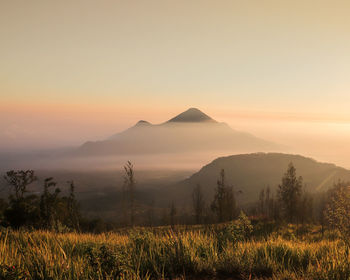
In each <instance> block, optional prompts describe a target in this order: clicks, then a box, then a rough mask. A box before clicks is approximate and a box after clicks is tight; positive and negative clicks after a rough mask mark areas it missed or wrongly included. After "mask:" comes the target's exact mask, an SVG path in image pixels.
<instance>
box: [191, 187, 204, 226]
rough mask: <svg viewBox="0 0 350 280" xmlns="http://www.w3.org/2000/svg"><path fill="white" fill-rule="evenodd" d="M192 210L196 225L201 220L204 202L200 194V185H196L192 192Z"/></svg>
mask: <svg viewBox="0 0 350 280" xmlns="http://www.w3.org/2000/svg"><path fill="white" fill-rule="evenodd" d="M192 203H193V210H194V215H195V219H196V224H200V223H201V222H202V220H203V214H204V209H205V202H204V198H203V193H202V187H201V185H199V184H197V185H196V187H195V188H194V189H193V192H192Z"/></svg>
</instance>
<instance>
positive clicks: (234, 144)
mask: <svg viewBox="0 0 350 280" xmlns="http://www.w3.org/2000/svg"><path fill="white" fill-rule="evenodd" d="M278 148H279V146H277V145H276V144H274V143H271V142H268V141H265V140H262V139H259V138H257V137H255V136H253V135H251V134H248V133H244V132H240V131H236V130H233V129H232V128H230V127H229V126H228V125H227V124H225V123H220V122H217V121H216V120H214V119H213V118H211V117H209V116H208V115H206V114H205V113H203V112H201V111H200V110H198V109H196V108H190V109H188V110H187V111H185V112H183V113H181V114H179V115H177V116H175V117H174V118H172V119H170V120H168V121H166V122H164V123H161V124H151V123H149V122H147V121H144V120H141V121H139V122H138V123H136V124H135V125H134V126H132V127H130V128H129V129H127V130H125V131H123V132H120V133H117V134H114V135H112V136H111V137H109V138H108V139H105V140H102V141H96V142H86V143H85V144H83V145H82V146H80V147H79V148H78V149H77V150H76V152H75V153H76V154H78V155H83V156H86V155H90V156H104V155H135V154H137V155H142V154H153V155H154V154H164V153H191V152H208V151H210V152H213V151H220V152H225V153H230V154H232V153H237V152H257V151H271V150H276V149H278Z"/></svg>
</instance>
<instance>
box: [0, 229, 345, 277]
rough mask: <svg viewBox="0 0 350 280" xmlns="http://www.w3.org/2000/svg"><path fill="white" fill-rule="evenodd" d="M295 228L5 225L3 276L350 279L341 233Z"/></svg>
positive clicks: (0, 254)
mask: <svg viewBox="0 0 350 280" xmlns="http://www.w3.org/2000/svg"><path fill="white" fill-rule="evenodd" d="M292 231H293V228H284V229H282V230H280V232H279V233H278V234H272V235H270V236H269V237H268V238H266V239H265V238H254V237H253V239H252V240H249V241H240V242H231V241H229V240H226V241H225V242H224V246H219V243H218V236H217V234H216V232H215V231H214V230H204V229H201V228H196V229H194V230H179V231H176V232H174V231H172V230H170V229H166V228H163V229H161V230H159V229H157V230H156V231H155V233H152V232H151V231H147V230H133V231H124V232H122V233H106V234H99V235H92V234H76V233H66V234H57V233H51V232H45V231H33V232H29V231H7V230H3V231H2V232H1V235H0V279H166V278H168V279H171V278H172V279H175V278H178V279H181V278H182V279H187V278H189V279H193V278H191V277H196V278H195V279H202V278H204V277H207V278H214V277H216V279H226V278H225V277H227V276H230V277H233V279H254V278H261V279H350V251H349V249H348V248H347V247H346V246H345V245H344V243H343V242H342V241H341V240H338V239H336V238H335V239H334V238H329V236H327V238H326V237H325V238H323V239H322V238H319V237H320V236H321V234H320V233H315V234H314V235H317V234H318V235H319V236H312V233H307V234H305V235H303V236H298V237H295V232H292ZM288 232H289V234H288Z"/></svg>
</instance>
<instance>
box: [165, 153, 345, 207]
mask: <svg viewBox="0 0 350 280" xmlns="http://www.w3.org/2000/svg"><path fill="white" fill-rule="evenodd" d="M290 162H292V163H293V164H294V167H295V168H296V171H297V175H298V176H302V177H303V182H304V184H305V186H306V190H307V191H308V192H317V191H324V190H327V189H328V188H329V187H331V186H332V185H333V184H334V183H335V182H338V181H339V180H344V181H350V170H347V169H344V168H342V167H338V166H336V165H334V164H330V163H321V162H317V161H315V160H313V159H311V158H307V157H303V156H300V155H290V154H281V153H253V154H240V155H233V156H228V157H220V158H217V159H215V160H214V161H212V162H211V163H209V164H208V165H206V166H204V167H203V168H201V169H200V170H199V171H198V172H197V173H195V174H193V175H192V176H191V177H189V178H188V179H186V180H184V181H181V182H179V183H177V184H175V185H174V186H172V187H171V188H170V190H167V192H170V193H172V194H173V195H174V196H177V197H176V199H180V198H181V197H182V198H183V197H189V198H191V192H192V190H193V187H194V186H196V185H197V184H200V185H201V186H202V189H203V192H204V194H205V196H206V198H207V200H208V201H210V200H211V199H212V197H213V195H214V190H215V188H216V182H217V179H218V177H219V173H220V170H221V169H224V170H225V175H226V182H227V184H229V185H232V186H233V187H234V188H235V190H236V191H239V193H240V194H239V195H238V196H237V201H239V202H241V203H246V202H252V201H256V200H257V199H258V195H259V192H260V190H261V189H263V188H266V187H267V186H270V188H271V190H272V191H273V193H274V192H275V190H276V189H277V186H278V184H280V183H281V179H282V176H283V174H284V173H285V172H286V170H287V167H288V164H289V163H290ZM174 199H175V198H174Z"/></svg>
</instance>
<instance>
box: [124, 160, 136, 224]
mask: <svg viewBox="0 0 350 280" xmlns="http://www.w3.org/2000/svg"><path fill="white" fill-rule="evenodd" d="M135 184H136V182H135V175H134V166H133V165H132V163H131V162H130V161H128V162H127V163H126V165H125V166H124V191H123V193H124V200H126V201H127V209H126V213H129V218H130V225H131V226H134V222H135V221H134V220H135Z"/></svg>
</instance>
